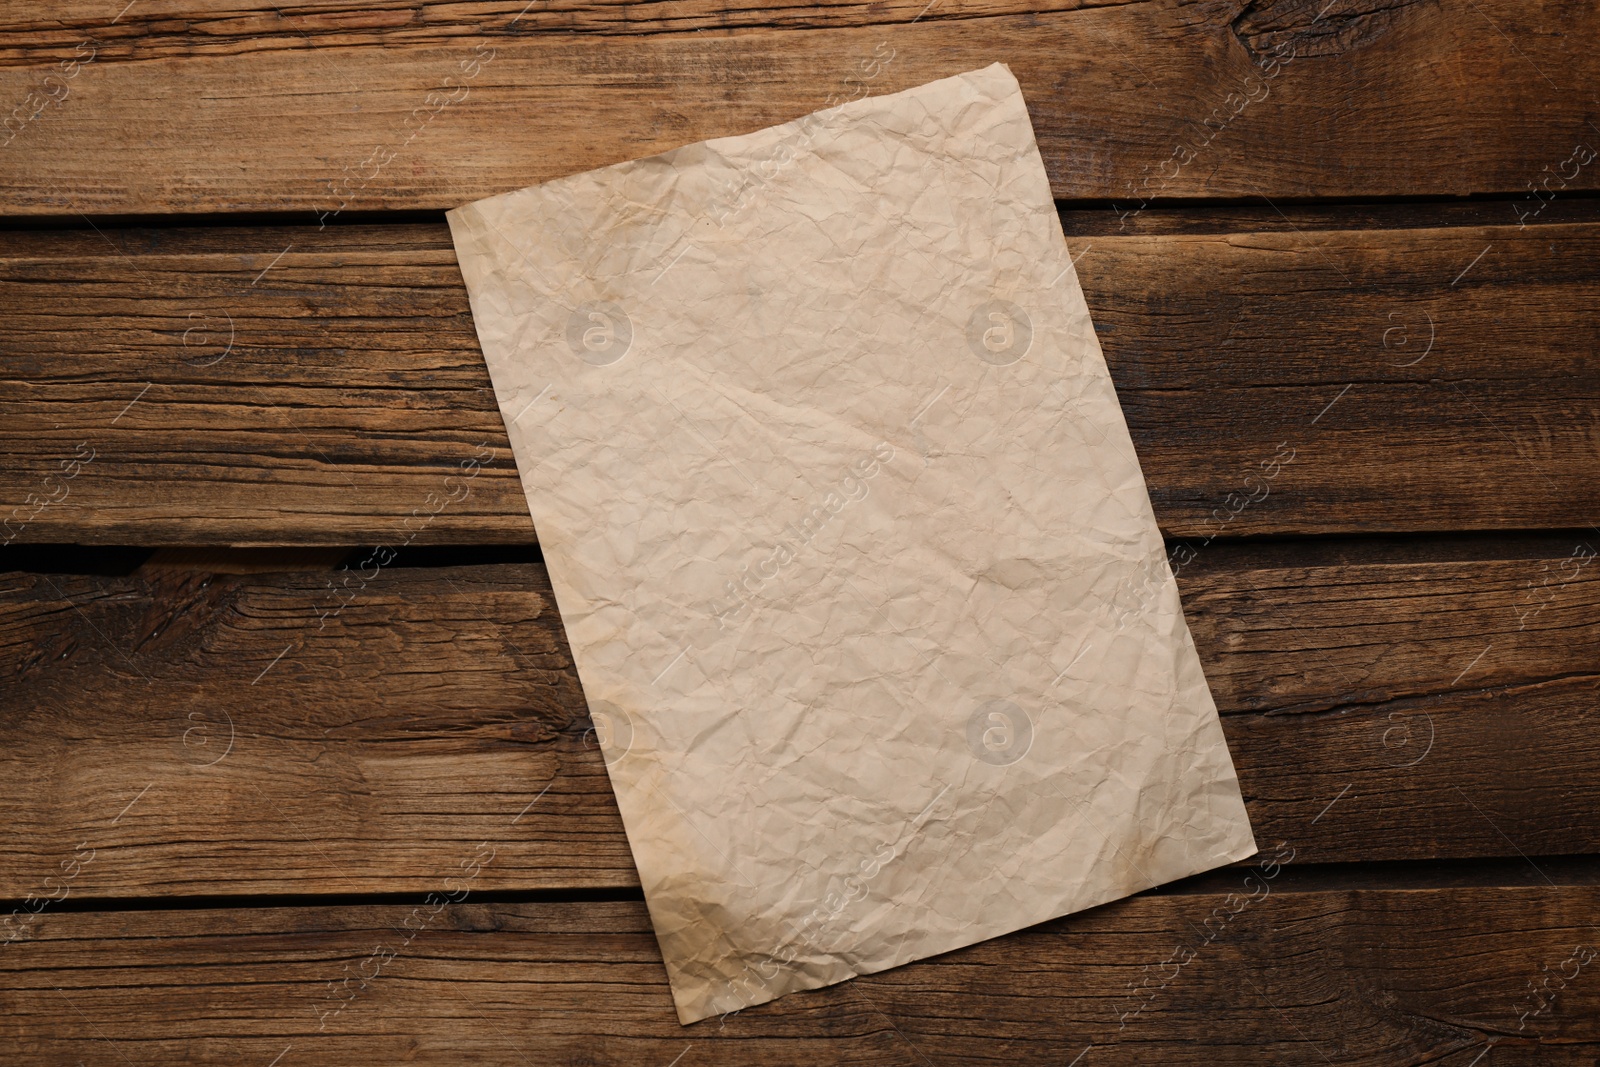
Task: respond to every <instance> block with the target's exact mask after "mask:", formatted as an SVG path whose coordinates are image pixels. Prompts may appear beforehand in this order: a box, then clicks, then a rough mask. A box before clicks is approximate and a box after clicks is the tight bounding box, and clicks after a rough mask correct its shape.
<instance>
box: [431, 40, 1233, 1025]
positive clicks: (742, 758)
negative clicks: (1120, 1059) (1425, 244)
mask: <svg viewBox="0 0 1600 1067" xmlns="http://www.w3.org/2000/svg"><path fill="white" fill-rule="evenodd" d="M450 226H451V231H452V234H453V236H454V240H455V245H456V249H457V251H458V253H459V256H460V261H461V269H462V273H463V274H464V275H465V277H466V281H467V286H468V290H469V292H470V294H471V301H472V311H473V317H474V320H475V322H476V324H477V330H478V336H479V338H480V340H481V341H482V344H483V351H484V355H485V357H486V358H487V361H488V365H489V370H490V372H491V375H492V377H493V380H494V385H495V390H496V393H497V395H498V398H499V402H500V406H501V411H502V413H503V414H504V416H505V421H506V428H507V430H508V431H509V433H510V439H511V446H512V450H513V452H514V453H515V455H516V459H517V466H518V469H519V470H520V472H521V476H522V483H523V487H524V489H525V490H526V492H527V496H528V508H529V511H530V512H532V515H533V521H534V525H535V527H536V529H537V531H538V535H539V540H540V544H541V545H542V546H543V551H544V556H545V561H546V564H547V566H548V567H549V571H550V578H551V582H552V584H553V586H554V589H555V595H556V601H557V604H558V607H559V608H560V612H561V617H562V619H563V621H564V622H565V624H566V630H567V636H568V639H569V640H570V642H571V646H572V653H573V656H574V658H575V660H576V663H577V668H578V674H579V677H580V678H581V680H582V683H583V688H584V692H585V694H586V696H587V699H588V701H589V706H590V709H591V712H592V715H593V718H594V723H595V729H596V732H597V735H598V738H599V742H600V744H601V746H602V749H603V751H604V755H605V759H606V763H607V765H608V767H609V770H610V775H611V781H612V785H613V786H614V788H615V790H616V794H617V803H618V805H619V806H620V807H621V810H622V817H623V821H624V823H625V824H626V827H627V832H628V840H629V843H630V845H631V846H632V849H633V854H634V858H635V859H636V861H637V863H638V866H639V876H640V879H641V880H642V882H643V885H644V892H645V898H646V900H647V902H648V904H649V908H650V915H651V919H652V921H653V923H654V926H655V930H656V934H657V937H658V938H659V940H660V944H661V951H662V955H663V957H664V958H665V961H666V967H667V973H668V975H669V977H670V979H671V984H672V993H673V997H674V999H675V1001H676V1004H677V1010H678V1015H679V1018H680V1019H681V1020H682V1021H683V1022H684V1023H689V1022H693V1021H695V1020H698V1019H703V1018H705V1017H707V1016H709V1015H712V1014H715V1013H719V1012H728V1011H733V1010H736V1009H739V1008H743V1007H747V1006H749V1005H752V1004H758V1003H761V1002H763V1001H767V1000H771V999H773V998H774V997H778V996H781V995H783V994H785V993H788V992H792V991H794V990H799V989H810V988H814V987H817V986H824V985H828V984H830V983H833V982H838V981H841V980H843V979H846V978H849V977H851V976H853V975H858V974H865V973H869V972H873V971H880V970H883V969H885V968H888V967H893V966H896V965H897V964H902V963H906V962H908V961H910V960H915V959H919V958H922V957H926V956H930V955H933V954H935V953H941V952H946V951H949V950H951V949H956V948H960V947H961V946H964V945H969V944H972V943H973V942H976V941H980V940H983V939H985V938H990V937H994V936H996V935H998V934H1004V933H1007V932H1008V931H1012V930H1017V929H1019V928H1021V927H1025V926H1029V925H1031V924H1034V923H1038V922H1041V921H1043V920H1046V919H1051V918H1054V917H1057V916H1060V915H1065V914H1067V913H1069V912H1074V911H1079V910H1081V909H1084V908H1088V907H1092V906H1094V905H1096V904H1101V903H1103V902H1106V901H1109V900H1114V899H1116V898H1118V897H1122V896H1126V895H1128V894H1131V893H1135V892H1138V891H1139V890H1142V889H1145V888H1148V887H1150V886H1154V885H1157V884H1158V883H1162V882H1166V881H1169V880H1172V879H1175V878H1181V877H1184V876H1186V875H1190V874H1194V873H1196V872H1199V871H1203V870H1207V869H1209V868H1212V867H1216V866H1219V865H1221V864H1224V863H1227V862H1230V861H1232V860H1237V859H1241V858H1243V857H1246V856H1249V855H1251V854H1252V853H1254V852H1255V848H1256V846H1255V842H1254V840H1253V839H1252V837H1251V833H1250V825H1249V821H1248V819H1247V818H1246V815H1245V809H1244V805H1243V802H1242V800H1241V798H1240V794H1239V786H1238V782H1237V779H1236V778H1235V776H1234V771H1233V764H1232V762H1231V760H1230V759H1229V756H1228V751H1227V747H1226V745H1225V743H1224V740H1223V735H1222V730H1221V726H1220V724H1219V722H1218V719H1217V713H1216V708H1215V705H1214V704H1213V703H1212V700H1211V695H1210V691H1209V690H1208V689H1207V687H1206V681H1205V677H1204V675H1203V674H1202V673H1201V669H1200V663H1199V659H1198V657H1197V656H1196V654H1195V650H1194V645H1193V642H1192V641H1191V639H1190V636H1189V631H1188V628H1187V626H1186V624H1185V622H1184V618H1183V613H1182V610H1181V609H1180V606H1179V603H1178V592H1177V587H1176V584H1175V583H1174V581H1173V579H1172V575H1171V572H1170V569H1169V568H1168V566H1167V563H1166V557H1165V553H1164V550H1163V545H1162V541H1161V537H1160V534H1159V532H1158V531H1157V528H1156V523H1155V518H1154V515H1153V513H1152V511H1151V508H1150V501H1149V497H1148V495H1147V493H1146V490H1145V485H1144V479H1143V476H1142V474H1141V473H1140V470H1139V464H1138V462H1137V460H1136V459H1135V458H1134V452H1133V445H1132V442H1131V441H1130V439H1129V436H1128V431H1127V427H1126V425H1125V423H1124V422H1123V419H1122V413H1121V409H1120V408H1119V407H1118V405H1117V399H1116V394H1115V392H1114V391H1113V389H1112V385H1111V379H1110V377H1109V375H1108V374H1107V371H1106V365H1105V362H1104V360H1103V359H1102V357H1101V354H1100V347H1099V345H1098V343H1097V342H1096V339H1095V334H1094V330H1093V328H1092V326H1091V325H1090V321H1089V312H1088V308H1087V306H1086V305H1085V303H1084V298H1083V293H1082V290H1081V288H1080V287H1079V284H1078V280H1077V275H1076V273H1075V271H1074V268H1073V265H1072V261H1071V259H1070V256H1069V253H1068V249H1067V244H1066V241H1065V239H1064V238H1063V236H1062V231H1061V226H1060V222H1059V220H1058V218H1057V216H1056V213H1055V209H1054V206H1053V203H1052V201H1051V195H1050V187H1049V183H1048V182H1047V180H1046V177H1045V171H1044V165H1043V162H1042V160H1041V159H1040V156H1039V152H1038V149H1037V147H1036V145H1035V143H1034V137H1033V130H1032V126H1031V125H1030V123H1029V121H1028V112H1027V109H1026V107H1025V106H1024V104H1023V99H1022V94H1021V91H1020V89H1019V88H1018V86H1017V83H1016V80H1015V79H1014V78H1013V77H1012V75H1011V73H1010V71H1009V70H1007V69H1006V68H1005V67H1003V66H1001V65H998V64H996V65H994V66H991V67H988V68H986V69H984V70H980V71H975V72H972V73H968V74H963V75H961V76H959V77H954V78H947V79H944V80H942V81H937V82H933V83H931V84H928V85H924V86H922V87H920V88H916V89H912V90H909V91H906V92H902V93H897V94H894V95H892V96H883V97H876V98H870V99H861V100H857V101H854V102H851V103H847V104H844V105H842V106H839V107H834V108H832V109H830V110H827V111H822V112H818V113H816V114H814V115H809V116H806V117H805V118H802V119H799V120H797V121H794V122H790V123H786V124H784V125H782V126H776V127H773V128H771V129H767V130H762V131H760V132H757V133H752V134H749V135H745V136H739V137H728V138H723V139H720V140H713V141H706V142H703V143H700V144H693V145H689V146H687V147H685V148H680V149H677V150H675V151H672V152H668V153H666V154H664V155H659V156H654V157H651V158H649V159H642V160H637V161H634V162H630V163H622V164H619V165H617V166H613V167H607V168H604V169H602V170H597V171H593V172H590V173H587V174H578V175H575V176H573V177H569V178H564V179H561V180H559V181H552V182H549V183H546V184H544V185H540V186H536V187H534V188H530V189H523V190H520V191H518V192H513V193H507V194H505V195H503V196H497V197H493V198H490V199H488V200H483V201H480V202H478V203H475V204H470V205H467V206H466V207H462V208H458V209H457V210H455V211H453V212H451V213H450Z"/></svg>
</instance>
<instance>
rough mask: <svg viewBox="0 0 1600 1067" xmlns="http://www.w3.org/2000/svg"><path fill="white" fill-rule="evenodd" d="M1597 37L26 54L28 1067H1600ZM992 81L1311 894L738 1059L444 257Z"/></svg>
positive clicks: (1484, 11)
mask: <svg viewBox="0 0 1600 1067" xmlns="http://www.w3.org/2000/svg"><path fill="white" fill-rule="evenodd" d="M1597 41H1600V7H1596V5H1594V4H1592V3H1587V2H1584V0H1531V2H1523V3H1518V2H1515V0H1430V2H1425V3H1419V2H1416V0H1125V2H1124V0H1038V2H1035V3H1021V2H1019V0H934V2H933V3H931V4H930V3H928V2H927V0H879V2H867V0H829V2H820V0H818V2H809V3H798V4H790V5H781V4H774V3H765V4H760V5H756V6H750V7H730V6H729V5H726V4H717V3H711V2H708V0H660V2H652V3H611V2H597V0H536V2H534V3H531V4H530V3H527V0H476V2H468V0H416V2H410V3H404V4H401V3H396V2H394V0H301V2H298V3H295V4H290V5H283V4H271V3H262V2H261V0H135V2H133V3H128V2H127V0H104V2H101V0H63V2H61V3H58V4H52V5H47V6H39V5H23V4H11V5H7V6H5V7H4V8H3V9H0V222H3V223H5V225H4V226H0V368H3V373H0V735H3V737H4V741H3V742H0V811H4V812H5V814H6V816H7V818H6V823H5V830H4V832H0V1063H5V1064H10V1063H13V1062H15V1063H19V1064H28V1065H34V1064H40V1065H60V1067H85V1065H89V1064H129V1065H141V1067H142V1065H144V1064H157V1063H159V1064H167V1063H215V1064H230V1065H232V1064H253V1065H257V1067H297V1065H301V1064H322V1063H327V1064H339V1065H361V1064H374V1065H377V1064H384V1065H387V1064H392V1063H397V1062H415V1063H426V1064H439V1065H446V1064H448V1065H455V1064H460V1063H482V1064H490V1065H496V1067H498V1065H507V1067H512V1065H516V1064H528V1065H538V1067H544V1065H545V1064H571V1065H585V1067H596V1065H609V1064H619V1065H620V1064H626V1065H630V1067H631V1065H635V1064H655V1065H662V1067H698V1065H701V1064H719V1063H720V1064H730V1065H732V1064H737V1065H740V1067H743V1065H746V1064H772V1065H779V1064H785V1065H787V1064H804V1065H808V1067H810V1065H817V1064H836V1063H837V1064H847V1063H849V1064H872V1065H877V1064H907V1065H910V1064H917V1065H924V1067H927V1065H933V1064H939V1065H945V1064H966V1063H996V1064H1000V1063H1004V1064H1012V1063H1021V1064H1051V1065H1054V1067H1097V1065H1106V1064H1140V1065H1144V1064H1149V1063H1170V1064H1194V1065H1197V1067H1198V1065H1204V1067H1219V1065H1231V1064H1263V1065H1267V1064H1270V1065H1279V1064H1296V1065H1298V1064H1323V1063H1328V1064H1340V1065H1343V1064H1360V1065H1369V1064H1370V1065H1373V1067H1391V1065H1393V1067H1400V1065H1404V1067H1424V1065H1439V1067H1505V1065H1530V1067H1531V1065H1535V1064H1538V1065H1547V1064H1553V1065H1558V1067H1565V1065H1568V1064H1572V1065H1578V1064H1582V1065H1585V1067H1588V1065H1592V1064H1594V1063H1596V1062H1600V925H1597V924H1600V860H1597V859H1596V855H1595V854H1597V853H1600V769H1597V768H1600V729H1597V718H1596V715H1597V712H1596V701H1597V698H1600V667H1597V664H1600V564H1597V563H1596V562H1595V554H1596V552H1597V550H1600V488H1597V484H1600V483H1597V481H1596V477H1595V474H1596V472H1597V471H1600V436H1597V433H1596V427H1597V426H1600V363H1597V357H1596V352H1597V351H1600V295H1597V294H1600V288H1597V282H1600V277H1597V264H1600V198H1597V197H1595V196H1594V195H1593V194H1594V193H1595V192H1596V191H1600V153H1597V152H1596V149H1597V148H1600V89H1597V88H1596V86H1597V84H1600V79H1597V75H1600V50H1597V48H1596V47H1595V46H1596V43H1597ZM996 60H1000V61H1004V62H1006V63H1008V64H1009V65H1010V67H1011V68H1012V70H1013V71H1014V72H1015V73H1016V74H1017V76H1018V78H1019V80H1020V81H1021V82H1022V85H1023V88H1024V92H1025V93H1026V94H1027V97H1028V103H1029V109H1030V113H1031V115H1032V117H1033V121H1034V125H1035V128H1036V130H1037V133H1038V138H1039V143H1040V147H1041V150H1042V153H1043V155H1044V159H1045V163H1046V167H1047V170H1048V173H1049V177H1050V180H1051V182H1052V186H1053V189H1054V191H1055V195H1056V196H1057V197H1058V201H1059V206H1060V208H1061V216H1062V223H1063V228H1064V231H1065V232H1066V234H1067V238H1068V242H1069V245H1070V248H1071V250H1072V252H1073V254H1074V255H1075V256H1076V257H1077V259H1076V263H1077V270H1078V273H1079V276H1080V278H1081V281H1082V283H1083V287H1084V290H1085V294H1086V296H1087V298H1088V302H1089V306H1090V309H1091V312H1092V314H1093V317H1094V322H1095V326H1096V329H1097V331H1098V334H1099V337H1100V340H1101V343H1102V345H1103V347H1104V349H1105V352H1106V356H1107V361H1108V363H1109V365H1110V367H1111V372H1112V376H1113V379H1114V381H1115V383H1116V386H1117V390H1118V395H1119V398H1120V400H1121V402H1122V405H1123V408H1124V411H1125V413H1126V416H1127V419H1128V422H1129V426H1130V429H1131V431H1132V434H1133V439H1134V443H1135V446H1136V448H1137V449H1138V454H1139V459H1140V462H1141V464H1142V466H1143V469H1144V472H1145V475H1146V478H1147V481H1148V483H1149V486H1150V491H1151V497H1152V501H1153V503H1154V505H1155V508H1156V513H1157V516H1158V520H1159V521H1160V523H1161V525H1162V528H1163V531H1164V532H1165V533H1166V535H1167V536H1168V537H1169V539H1171V540H1170V542H1169V548H1170V550H1171V554H1172V561H1173V566H1174V569H1175V570H1176V571H1177V572H1178V582H1179V586H1180V590H1181V592H1182V595H1183V601H1184V608H1185V611H1186V613H1187V617H1188V620H1189V624H1190V627H1191V629H1192V631H1193V633H1194V637H1195V641H1196V644H1197V646H1198V648H1199V651H1200V655H1201V659H1202V662H1203V664H1204V666H1205V670H1206V674H1207V678H1208V679H1209V681H1210V683H1211V686H1212V690H1213V693H1214V695H1215V697H1216V701H1217V704H1218V707H1219V709H1220V711H1221V712H1222V716H1223V728H1224V731H1225V733H1226V734H1227V737H1228V742H1229V746H1230V750H1231V751H1232V753H1233V756H1234V760H1235V763H1236V765H1237V768H1238V771H1239V775H1240V780H1241V784H1242V786H1243V790H1244V793H1245V797H1246V802H1247V804H1248V806H1249V810H1250V814H1251V818H1252V822H1253V825H1254V828H1255V831H1256V836H1257V839H1258V841H1260V842H1261V843H1262V845H1263V846H1264V853H1263V855H1262V856H1260V857H1257V858H1256V859H1255V860H1254V861H1251V862H1247V863H1243V864H1238V865H1235V866H1233V867H1231V868H1226V869H1223V870H1219V871H1214V872H1211V873H1209V874H1206V875H1202V876H1200V877H1198V878H1195V879H1190V880H1187V881H1185V882H1182V883H1178V884H1176V885H1172V886H1166V887H1162V888H1161V889H1158V890H1155V891H1152V892H1149V893H1145V894H1141V895H1139V896H1137V897H1134V898H1131V899H1128V900H1125V901H1120V902H1117V903H1115V904H1112V905H1108V906H1105V907H1102V908H1099V909H1095V910H1094V911H1091V912H1088V913H1085V914H1082V915H1077V916H1069V917H1067V918H1065V919H1061V920H1057V921H1055V922H1051V923H1046V924H1043V925H1041V926H1038V927H1034V928H1032V929H1029V930H1025V931H1021V932H1019V933H1017V934H1014V935H1010V936H1008V937H1004V938H1000V939H997V940H994V941H991V942H986V943H983V944H980V945H976V946H973V947H971V948H968V949H964V950H962V951H959V952H955V953H950V954H947V955H945V956H942V957H939V958H936V959H933V960H927V961H922V962H919V963H915V964H912V965H909V966H907V967H903V968H899V969H896V970H894V971H891V972H887V973H884V974H879V975H872V976H867V977H864V978H860V979H856V980H853V981H851V982H848V983H844V984H842V985H840V986H837V987H833V988H830V989H827V990H821V991H817V992H814V993H807V994H798V995H794V996H791V997H787V998H784V999H782V1000H780V1001H778V1002H776V1003H774V1004H770V1005H765V1006H761V1007H757V1008H752V1009H749V1010H747V1011H745V1012H743V1013H740V1014H738V1015H734V1016H731V1017H727V1018H722V1019H714V1020H709V1021H707V1022H705V1023H702V1024H699V1025H697V1026H694V1027H690V1028H682V1027H679V1026H678V1024H677V1022H676V1019H675V1016H674V1014H673V1011H672V1008H671V1002H670V996H669V993H668V989H667V984H666V975H665V971H664V969H663V967H662V964H661V958H660V954H659V951H658V949H657V947H656V943H655V939H654V937H653V935H652V934H651V931H650V926H649V923H648V917H647V914H646V911H645V908H644V904H643V902H642V900H641V898H640V892H639V888H638V879H637V875H636V872H635V871H634V868H633V864H632V859H631V855H630V852H629V850H628V844H627V839H626V836H625V834H624V833H623V828H622V824H621V820H620V818H619V816H618V814H617V809H616V805H615V801H614V799H613V797H612V794H611V790H610V785H609V781H608V779H607V777H606V772H605V767H604V764H603V762H602V761H601V760H600V758H599V755H598V752H597V750H596V748H595V745H594V738H593V734H592V731H591V730H590V724H589V721H588V717H587V714H586V711H585V707H584V702H583V694H582V689H581V686H580V685H579V682H578V679H577V676H576V673H575V671H574V669H573V667H572V663H571V659H570V655H569V652H568V649H567V645H566V640H565V636H564V634H563V632H562V628H561V624H560V619H559V617H558V614H557V612H556V608H555V603H554V598H553V596H552V594H551V592H550V588H549V583H548V578H547V576H546V574H545V571H544V567H543V564H542V563H541V562H539V559H540V557H539V551H538V548H537V546H536V544H535V540H536V538H535V533H534V530H533V527H532V523H531V521H530V519H529V517H528V513H527V508H526V503H525V501H524V499H523V496H522V493H521V489H520V487H519V485H518V482H517V479H516V474H515V470H514V466H513V463H512V459H511V455H510V451H509V449H508V448H507V445H506V439H505V434H504V429H503V424H502V421H501V417H500V414H499V411H498V409H497V405H496V403H495V399H494V396H493V392H492V388H491V386H490V382H489V379H488V376H487V373H486V372H485V369H484V365H483V360H482V356H481V353H480V351H479V348H478V345H477V341H476V337H475V335H474V333H473V329H472V321H471V317H470V313H469V310H468V306H467V300H466V294H465V289H464V287H463V285H462V282H461V277H460V273H459V271H458V269H457V268H456V265H455V256H454V251H453V248H452V245H451V243H450V239H449V234H448V231H447V229H446V228H445V226H444V225H443V224H442V221H441V220H440V217H439V214H438V212H439V211H440V210H441V209H445V208H449V207H453V206H455V205H457V204H459V203H462V202H465V201H467V200H470V199H473V198H476V197H479V196H483V195H488V194H491V193H495V192H500V191H504V190H509V189H513V188H518V187H521V186H524V185H527V184H530V183H533V182H536V181H541V180H544V179H547V178H551V177H555V176H558V175H562V174H568V173H573V172H576V171H580V170H584V169H587V168H590V167H594V166H599V165H603V164H606V163H611V162H616V161H619V160H623V159H627V158H633V157H637V156H641V155H646V154H649V153H653V152H658V151H662V150H665V149H669V148H673V147H676V146H678V145H681V144H685V143H689V142H692V141H695V140H699V139H702V138H705V137H712V136H720V135H726V134H735V133H740V132H744V131H747V130H751V129H755V128H758V127H761V126H764V125H768V124H771V123H774V122H780V121H784V120H787V119H790V118H794V117H797V116H799V115H801V114H804V113H806V112H808V111H810V110H814V109H816V108H819V107H823V106H826V105H828V104H829V103H834V102H839V101H842V100H844V99H848V98H850V97H853V96H856V95H864V94H874V95H875V94H879V93H886V92H893V91H896V90H898V89H902V88H906V87H909V86H912V85H916V84H919V83H921V82H923V81H926V80H929V79H932V78H935V77H940V76H944V75H948V74H953V73H957V72H959V71H962V70H967V69H971V68H974V67H978V66H982V65H985V64H987V63H989V62H992V61H996ZM1286 454H1289V455H1292V459H1291V460H1289V461H1288V462H1283V463H1280V465H1279V470H1278V473H1277V474H1276V475H1275V476H1274V477H1273V478H1272V479H1270V485H1269V487H1268V488H1269V491H1268V492H1266V493H1261V492H1260V491H1259V489H1260V486H1261V483H1260V482H1259V481H1256V482H1251V483H1247V482H1246V481H1245V476H1246V474H1247V473H1248V472H1249V471H1252V470H1259V469H1260V466H1261V463H1262V461H1263V460H1265V459H1268V458H1269V457H1274V456H1277V457H1282V456H1284V455H1286ZM469 457H470V458H474V459H476V460H477V461H478V462H479V463H480V464H481V467H480V469H479V470H478V471H477V473H476V474H475V475H474V476H473V477H472V478H471V479H470V493H469V494H468V495H467V496H466V498H465V499H459V498H457V499H450V498H449V497H446V496H443V495H441V494H440V490H441V488H442V487H443V483H444V479H445V478H446V477H447V476H450V475H452V474H458V473H459V472H460V467H459V464H460V462H461V461H463V460H465V459H468V458H469ZM1252 487H1254V488H1252ZM451 495H452V496H455V495H456V494H451ZM441 503H442V504H443V506H441ZM363 545H365V546H372V545H387V546H393V547H399V548H401V549H402V552H401V555H400V557H399V558H398V559H397V560H395V561H393V562H392V563H387V564H385V565H381V566H380V565H377V564H376V563H374V557H373V555H372V552H371V549H370V548H358V547H355V546H363ZM82 546H93V547H82ZM240 546H252V547H240ZM424 546H428V547H424ZM469 871H470V872H471V873H468V872H469Z"/></svg>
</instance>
